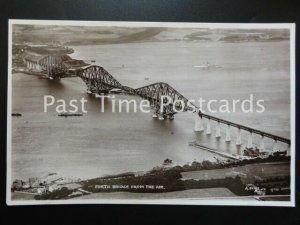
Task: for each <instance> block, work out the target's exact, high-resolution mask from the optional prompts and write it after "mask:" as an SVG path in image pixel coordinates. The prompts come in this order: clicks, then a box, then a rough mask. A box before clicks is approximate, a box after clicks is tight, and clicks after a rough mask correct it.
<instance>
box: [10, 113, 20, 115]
mask: <svg viewBox="0 0 300 225" xmlns="http://www.w3.org/2000/svg"><path fill="white" fill-rule="evenodd" d="M11 116H22V114H21V113H12V114H11Z"/></svg>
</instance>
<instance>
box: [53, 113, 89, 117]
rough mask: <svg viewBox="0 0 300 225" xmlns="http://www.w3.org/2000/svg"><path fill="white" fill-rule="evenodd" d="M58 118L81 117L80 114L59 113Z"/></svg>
mask: <svg viewBox="0 0 300 225" xmlns="http://www.w3.org/2000/svg"><path fill="white" fill-rule="evenodd" d="M58 116H64V117H68V116H83V114H82V113H59V114H58Z"/></svg>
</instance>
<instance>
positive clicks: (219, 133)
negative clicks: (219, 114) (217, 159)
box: [216, 122, 221, 138]
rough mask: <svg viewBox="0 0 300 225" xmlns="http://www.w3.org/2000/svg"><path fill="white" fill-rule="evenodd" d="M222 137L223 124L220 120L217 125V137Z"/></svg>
mask: <svg viewBox="0 0 300 225" xmlns="http://www.w3.org/2000/svg"><path fill="white" fill-rule="evenodd" d="M220 137H221V125H220V122H218V124H217V127H216V138H220Z"/></svg>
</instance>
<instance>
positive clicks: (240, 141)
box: [235, 128, 242, 145]
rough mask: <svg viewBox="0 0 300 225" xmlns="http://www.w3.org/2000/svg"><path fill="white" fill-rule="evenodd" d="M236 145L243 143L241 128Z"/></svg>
mask: <svg viewBox="0 0 300 225" xmlns="http://www.w3.org/2000/svg"><path fill="white" fill-rule="evenodd" d="M235 144H236V145H241V144H242V136H241V129H240V128H239V130H238V133H237V136H236V143H235Z"/></svg>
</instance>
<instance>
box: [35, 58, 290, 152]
mask: <svg viewBox="0 0 300 225" xmlns="http://www.w3.org/2000/svg"><path fill="white" fill-rule="evenodd" d="M69 59H70V57H69V58H68V57H67V59H66V57H62V56H57V55H55V56H46V57H44V58H43V59H42V60H40V61H39V62H38V64H39V66H38V67H39V68H41V72H42V73H43V74H44V75H46V76H48V77H49V78H51V79H53V78H61V77H65V76H69V75H73V76H78V77H80V78H81V79H82V80H83V82H84V83H85V84H86V86H87V92H88V93H93V94H96V95H103V94H108V93H109V92H110V91H111V90H112V89H119V90H120V91H123V92H124V93H126V94H131V95H138V96H140V97H141V98H142V99H146V100H148V101H149V102H150V104H151V107H152V108H153V110H154V115H153V116H154V117H159V119H166V118H169V119H173V118H174V114H176V112H177V111H181V112H187V111H193V112H194V113H195V128H194V130H195V131H196V132H201V131H204V130H206V134H211V133H212V128H211V127H212V123H215V125H216V126H215V137H216V138H220V137H221V126H220V125H221V124H223V126H224V125H225V126H226V132H225V141H226V142H231V141H232V139H231V135H230V130H231V129H232V128H234V129H237V131H238V132H237V137H236V139H235V141H236V145H241V144H242V138H241V130H243V131H246V132H248V143H247V146H248V147H249V148H251V147H253V141H252V140H253V139H252V136H253V135H258V136H260V137H261V141H260V145H259V149H260V150H264V149H265V147H264V141H265V138H269V139H272V140H273V141H274V145H273V146H274V147H273V150H274V151H276V150H277V149H276V146H277V142H282V143H286V144H287V145H288V147H289V146H290V144H291V141H290V139H287V138H284V137H280V136H277V135H274V134H270V133H268V132H264V131H261V130H257V129H254V128H251V127H247V126H244V125H242V124H238V123H234V122H231V121H228V120H224V119H221V118H217V117H214V116H211V115H208V114H205V113H202V112H201V111H200V110H199V108H198V107H196V106H195V105H193V104H191V103H189V100H188V99H187V98H185V97H184V96H183V95H182V94H181V93H179V92H178V91H177V90H176V89H175V88H173V87H171V86H170V85H169V84H167V83H163V82H158V83H154V84H150V85H147V86H144V87H140V88H136V89H133V88H131V87H127V86H123V85H122V84H121V83H120V82H119V81H117V80H116V79H115V78H114V77H113V76H112V75H111V74H110V73H109V72H108V71H106V70H105V69H104V68H103V67H101V66H97V65H90V64H88V65H85V66H79V67H75V68H74V67H70V66H69V67H68V66H66V63H65V61H66V60H69ZM29 65H31V64H29ZM163 96H168V97H169V98H168V99H169V100H170V99H171V101H170V102H169V103H168V102H165V101H168V99H165V98H164V97H163ZM162 101H164V102H163V103H164V104H162ZM165 103H168V104H165ZM161 107H163V108H161ZM174 109H176V110H174ZM204 119H205V120H206V123H205V124H206V128H205V127H204Z"/></svg>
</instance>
